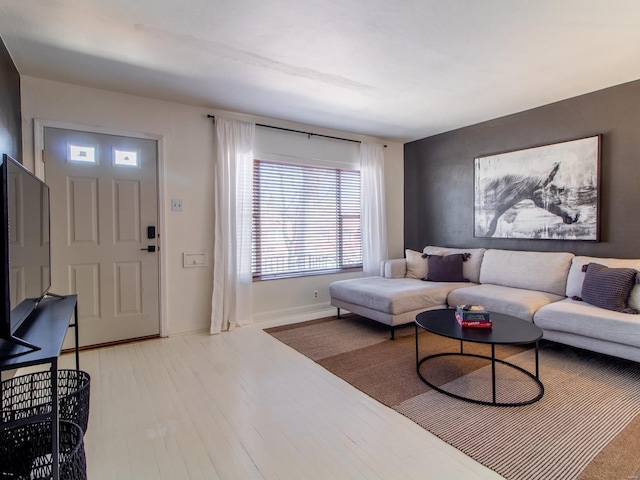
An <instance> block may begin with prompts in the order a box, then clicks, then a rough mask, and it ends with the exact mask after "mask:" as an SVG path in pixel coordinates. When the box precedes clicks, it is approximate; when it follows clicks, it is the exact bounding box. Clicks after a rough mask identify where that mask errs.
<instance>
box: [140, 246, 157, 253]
mask: <svg viewBox="0 0 640 480" xmlns="http://www.w3.org/2000/svg"><path fill="white" fill-rule="evenodd" d="M140 250H145V251H147V252H155V251H156V246H155V245H148V246H146V247H145V248H141V249H140Z"/></svg>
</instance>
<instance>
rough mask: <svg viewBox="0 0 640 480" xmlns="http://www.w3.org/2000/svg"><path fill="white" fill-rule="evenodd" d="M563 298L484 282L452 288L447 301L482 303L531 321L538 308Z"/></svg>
mask: <svg viewBox="0 0 640 480" xmlns="http://www.w3.org/2000/svg"><path fill="white" fill-rule="evenodd" d="M563 298H564V296H560V295H555V294H553V293H548V292H542V291H539V290H525V289H521V288H513V287H505V286H502V285H492V284H484V285H476V286H473V287H469V288H458V289H456V290H453V291H452V292H451V293H450V294H449V297H448V298H447V302H448V303H449V305H450V306H452V307H453V306H456V305H464V304H472V305H482V306H484V308H485V309H486V310H488V311H489V312H498V313H504V314H506V315H513V316H514V317H518V318H522V319H523V320H528V321H532V319H533V315H534V313H535V312H536V311H537V310H538V309H540V308H542V307H543V306H545V305H548V304H549V303H551V302H557V301H559V300H562V299H563Z"/></svg>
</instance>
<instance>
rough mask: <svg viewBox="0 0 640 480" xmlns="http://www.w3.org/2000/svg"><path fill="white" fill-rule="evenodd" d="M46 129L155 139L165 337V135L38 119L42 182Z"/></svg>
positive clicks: (163, 331)
mask: <svg viewBox="0 0 640 480" xmlns="http://www.w3.org/2000/svg"><path fill="white" fill-rule="evenodd" d="M46 127H51V128H60V129H64V130H76V131H78V132H87V133H97V134H104V135H116V136H119V137H133V138H141V139H145V140H155V141H156V143H157V145H158V152H157V157H158V158H157V160H158V165H157V182H158V185H157V187H158V233H159V236H160V241H159V242H158V244H159V251H158V254H159V256H160V258H159V259H158V260H159V261H158V277H159V278H158V312H159V313H160V336H161V337H168V336H169V334H168V331H169V329H168V325H167V306H166V302H165V301H164V299H165V298H166V297H165V294H166V291H167V289H166V275H165V272H166V271H167V254H166V253H167V246H166V243H165V239H166V238H167V237H166V235H165V229H164V223H165V222H164V219H165V218H166V210H165V198H166V194H165V176H164V151H165V147H164V136H163V135H156V134H151V133H140V132H134V131H128V130H118V129H114V128H106V127H95V126H89V125H80V124H75V123H68V122H59V121H55V120H43V119H40V118H34V119H33V151H34V171H35V175H36V176H37V177H38V178H40V179H42V180H45V181H46V179H45V168H44V162H43V160H42V152H43V150H44V129H45V128H46Z"/></svg>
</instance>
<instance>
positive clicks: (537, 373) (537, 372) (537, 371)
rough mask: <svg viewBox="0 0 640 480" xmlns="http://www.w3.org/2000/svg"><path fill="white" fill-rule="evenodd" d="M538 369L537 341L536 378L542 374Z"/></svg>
mask: <svg viewBox="0 0 640 480" xmlns="http://www.w3.org/2000/svg"><path fill="white" fill-rule="evenodd" d="M539 373H540V372H539V370H538V342H537V341H536V378H537V379H540V374H539Z"/></svg>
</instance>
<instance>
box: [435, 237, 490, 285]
mask: <svg viewBox="0 0 640 480" xmlns="http://www.w3.org/2000/svg"><path fill="white" fill-rule="evenodd" d="M485 251H486V249H485V248H449V247H436V246H427V247H424V250H423V252H424V253H426V254H428V255H451V254H454V253H468V254H469V258H468V259H467V261H466V262H464V263H463V264H462V275H463V277H464V278H466V279H467V280H469V281H470V282H473V283H478V282H479V281H480V266H481V265H482V257H483V256H484V253H485Z"/></svg>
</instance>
